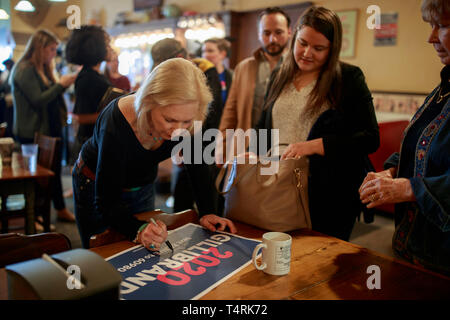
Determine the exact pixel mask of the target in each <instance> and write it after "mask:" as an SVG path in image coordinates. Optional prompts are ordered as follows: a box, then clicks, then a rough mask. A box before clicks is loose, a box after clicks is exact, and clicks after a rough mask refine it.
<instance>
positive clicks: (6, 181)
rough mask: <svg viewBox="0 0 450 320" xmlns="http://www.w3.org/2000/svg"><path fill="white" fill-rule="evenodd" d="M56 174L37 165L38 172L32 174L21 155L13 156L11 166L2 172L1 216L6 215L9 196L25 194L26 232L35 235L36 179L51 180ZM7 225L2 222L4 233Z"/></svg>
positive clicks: (0, 175)
mask: <svg viewBox="0 0 450 320" xmlns="http://www.w3.org/2000/svg"><path fill="white" fill-rule="evenodd" d="M54 175H55V174H54V173H53V171H51V170H48V169H46V168H44V167H41V166H40V165H37V169H36V172H30V171H29V170H28V169H27V168H25V167H24V165H23V161H22V158H21V157H20V155H18V156H13V158H12V163H11V166H9V167H6V166H2V170H0V196H1V199H2V208H1V213H0V215H4V214H6V212H7V210H6V199H7V198H8V196H9V195H14V194H23V195H24V197H25V216H26V219H25V224H26V225H25V232H26V234H33V233H35V226H34V203H35V202H34V200H35V199H34V198H35V182H36V179H40V178H50V177H52V176H54ZM4 227H5V224H4V223H3V222H2V229H3V230H2V232H7V230H5V228H4Z"/></svg>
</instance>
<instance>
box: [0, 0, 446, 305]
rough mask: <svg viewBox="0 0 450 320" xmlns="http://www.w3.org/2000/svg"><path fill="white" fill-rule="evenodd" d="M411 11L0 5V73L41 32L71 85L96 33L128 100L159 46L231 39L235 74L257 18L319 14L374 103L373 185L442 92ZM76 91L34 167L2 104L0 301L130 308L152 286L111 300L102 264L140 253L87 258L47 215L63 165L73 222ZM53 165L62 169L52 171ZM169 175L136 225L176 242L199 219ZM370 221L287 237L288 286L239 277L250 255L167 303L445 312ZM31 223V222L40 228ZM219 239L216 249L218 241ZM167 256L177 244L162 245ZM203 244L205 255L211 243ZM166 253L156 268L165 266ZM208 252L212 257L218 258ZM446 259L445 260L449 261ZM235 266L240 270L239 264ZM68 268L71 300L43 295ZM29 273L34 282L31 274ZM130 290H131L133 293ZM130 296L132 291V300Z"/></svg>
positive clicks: (101, 243)
mask: <svg viewBox="0 0 450 320" xmlns="http://www.w3.org/2000/svg"><path fill="white" fill-rule="evenodd" d="M421 2H422V0H377V1H371V0H317V1H298V0H245V1H241V0H210V1H198V0H30V1H19V0H11V1H10V0H0V62H3V61H7V60H12V61H13V62H17V61H18V60H19V59H20V58H21V56H22V55H23V54H24V52H25V50H26V46H27V42H28V40H29V39H30V37H31V36H32V35H33V34H34V33H35V32H36V31H37V30H39V29H46V30H49V31H50V32H52V33H53V34H54V35H55V36H56V37H57V38H58V39H59V41H60V42H59V44H58V48H57V54H56V57H55V72H57V73H59V75H60V76H61V75H63V74H69V73H72V72H76V70H78V69H77V66H76V65H74V64H70V63H68V62H67V60H66V59H65V56H64V50H65V45H66V44H67V41H68V39H69V37H70V35H71V33H72V32H73V30H74V29H76V28H77V27H79V26H80V25H97V26H101V27H102V28H103V29H104V30H105V31H106V32H107V34H108V35H109V37H110V46H111V48H112V49H113V50H114V51H115V53H116V54H117V59H118V73H120V75H122V76H125V77H126V78H127V79H128V82H129V90H128V91H134V90H137V89H139V87H140V86H141V85H142V83H143V82H144V80H145V78H146V76H147V75H148V74H149V73H150V72H151V71H152V67H153V64H154V61H153V59H152V55H151V50H152V47H153V46H154V45H155V43H157V42H158V41H160V40H162V39H166V38H169V39H176V40H178V41H179V42H180V43H181V45H182V47H183V48H184V49H185V50H186V52H187V53H188V55H189V56H190V57H192V58H194V57H202V46H203V45H204V42H205V40H207V39H210V38H220V39H227V40H228V43H229V44H230V48H229V50H228V54H227V57H226V58H225V60H224V61H223V65H224V66H225V67H226V68H227V69H229V70H234V69H235V68H236V66H237V65H238V64H239V63H240V62H241V61H243V60H244V59H246V58H247V57H250V56H252V54H253V52H254V51H255V50H256V49H258V48H259V47H260V46H261V42H260V40H259V38H258V21H259V20H258V19H259V14H260V13H261V11H262V10H264V9H265V8H268V7H280V8H281V9H282V10H284V12H286V14H287V15H289V17H290V18H291V21H292V24H291V28H293V27H294V26H295V23H296V22H297V20H298V19H299V17H301V15H302V14H303V13H304V12H305V11H306V10H307V9H308V8H309V7H311V6H312V5H315V6H322V7H325V8H328V9H330V10H332V11H334V12H336V13H337V14H338V16H339V18H340V19H341V22H342V27H343V37H342V49H341V52H340V57H339V59H340V60H341V61H342V62H345V63H348V64H351V65H355V66H358V67H359V68H360V69H361V70H362V72H363V74H364V76H365V81H366V83H367V87H368V88H369V90H370V93H371V95H372V98H373V106H374V111H375V116H376V120H377V122H378V127H379V135H380V146H379V148H378V149H377V150H376V151H375V152H373V153H371V154H370V155H369V159H370V160H371V163H372V165H373V167H374V169H375V171H376V172H379V171H382V170H384V169H383V164H384V162H385V161H386V160H387V159H388V157H389V156H390V155H391V154H393V153H394V152H399V150H400V145H401V142H402V137H403V132H404V130H405V129H406V128H407V127H408V125H409V123H410V121H411V119H412V117H413V116H414V114H415V113H416V112H417V111H418V110H419V108H420V106H422V105H423V103H424V101H425V99H426V97H427V96H428V95H429V94H430V92H432V91H433V89H434V88H436V87H437V86H438V85H439V83H440V81H441V78H440V73H441V70H442V68H443V64H442V63H441V61H440V60H439V59H438V58H437V57H436V52H435V50H434V48H433V46H432V45H430V44H429V43H428V42H427V39H428V37H429V35H430V32H431V28H430V26H429V24H428V23H426V22H424V21H423V19H422V15H421ZM377 14H378V15H377ZM379 17H381V18H380V19H379V21H378V20H377V18H379ZM105 69H106V62H103V63H102V64H101V67H100V70H101V71H100V72H103V70H105ZM0 70H1V71H2V76H1V82H2V88H3V83H4V82H5V81H6V79H7V77H6V75H8V73H10V70H9V69H8V68H7V66H6V65H5V64H2V65H0ZM74 90H75V89H74V86H73V85H71V86H70V87H68V88H67V90H65V91H64V93H63V98H64V101H65V104H66V106H67V120H66V122H67V123H66V125H65V126H64V127H63V129H62V130H63V137H62V139H58V140H57V141H55V140H54V139H53V140H52V139H47V138H49V137H47V136H43V135H39V134H36V135H35V138H34V141H33V142H34V144H37V145H38V147H37V148H38V152H36V151H35V154H34V158H33V156H32V157H31V159H30V158H29V157H28V156H27V155H26V154H25V151H24V148H23V147H24V144H22V148H21V146H20V144H19V142H18V141H16V140H14V134H13V132H12V127H13V117H14V111H13V109H14V106H13V102H12V98H11V93H8V92H5V93H3V92H2V93H1V94H2V96H1V98H2V100H3V101H2V106H1V107H2V110H1V112H2V114H1V117H2V118H1V119H0V122H1V128H0V130H1V131H0V135H1V136H0V139H1V140H3V141H2V142H1V143H0V147H1V148H3V150H4V149H5V148H6V149H8V146H10V149H9V150H10V152H12V153H10V159H9V161H10V162H9V163H7V162H5V160H6V156H5V153H4V151H2V168H1V172H2V176H1V177H0V191H1V212H0V225H1V234H0V283H1V288H0V291H1V292H0V299H2V300H7V299H19V300H21V299H88V298H90V297H95V296H97V297H99V298H104V299H110V298H112V299H118V298H122V299H131V298H132V297H134V296H132V295H131V294H130V295H127V294H126V293H127V292H129V291H133V290H135V289H136V288H137V287H139V288H144V286H143V284H144V283H145V284H147V283H148V285H147V286H146V287H149V286H150V284H153V282H152V283H150V280H148V279H147V280H145V279H144V278H145V277H144V275H143V274H142V273H141V274H140V276H138V275H136V273H135V275H134V276H136V277H140V278H139V279H140V280H139V279H137V278H135V280H134V282H133V281H131V282H129V283H130V284H129V287H128V289H127V290H125V289H124V287H123V283H122V287H121V289H120V290H119V289H118V288H120V282H121V281H123V280H125V274H124V273H123V274H121V273H122V272H117V270H116V269H117V267H116V265H114V268H111V264H110V262H111V263H112V261H113V260H114V259H112V260H111V256H113V257H115V256H116V255H118V254H119V253H123V252H125V253H129V252H131V251H130V250H129V249H130V248H132V247H134V246H136V244H134V243H133V242H131V241H129V240H127V239H125V237H124V236H123V235H121V234H119V233H115V232H114V230H107V233H108V232H109V231H111V232H110V233H108V234H106V235H105V234H104V233H102V234H100V235H98V236H94V237H91V240H90V244H91V246H90V249H89V250H87V249H83V245H82V241H81V239H80V233H79V230H78V227H77V223H75V221H74V219H73V218H72V217H73V216H70V217H63V218H61V217H60V216H59V214H57V212H56V210H55V208H54V206H53V204H52V202H51V197H52V195H51V193H50V185H51V183H52V182H51V181H52V179H53V177H54V172H52V171H54V168H55V162H61V168H60V170H61V181H62V190H63V192H64V202H65V206H66V208H67V210H68V212H69V214H72V213H74V212H75V208H74V206H75V203H74V198H73V190H72V188H73V186H72V170H73V166H74V165H76V164H75V163H76V161H77V157H78V154H74V153H75V152H74V150H76V146H75V145H76V139H77V130H78V125H79V124H78V123H77V119H78V118H77V117H76V115H74V106H75V92H74ZM8 94H9V96H8ZM8 143H10V144H8ZM58 150H59V152H58ZM78 150H79V149H78ZM30 152H31V151H30ZM36 154H39V156H36ZM58 154H61V156H60V157H58ZM32 161H36V163H35V165H37V167H35V168H34V169H33V170H32V169H30V165H31V164H30V163H31V162H32ZM27 165H28V166H27ZM8 167H9V168H8ZM173 170H174V167H173V165H172V161H171V159H170V158H169V159H167V160H165V161H163V162H160V163H159V167H158V172H157V177H156V181H155V190H156V191H155V208H157V209H158V210H156V211H152V212H146V213H144V214H143V220H145V221H150V220H149V219H150V218H154V219H155V220H160V221H163V222H164V223H165V224H166V225H167V229H169V230H175V229H176V230H179V229H177V228H179V227H182V226H184V225H185V224H186V223H188V222H191V223H194V224H198V221H199V217H198V213H197V209H198V208H197V207H196V206H195V205H194V206H193V207H192V208H191V209H189V210H184V211H183V212H175V211H174V197H173V194H172V191H173V187H172V188H171V182H172V183H173V178H174V175H173ZM371 213H373V219H367V218H366V217H365V215H364V214H363V212H361V214H360V216H359V217H358V218H357V220H356V222H355V225H354V227H353V230H352V232H351V235H350V238H349V239H348V241H343V240H341V239H337V238H333V237H331V236H328V235H325V234H322V233H319V232H316V231H314V224H313V226H312V230H303V231H298V230H293V231H289V232H288V231H287V233H288V234H290V236H291V237H292V247H291V249H290V250H291V253H290V271H289V273H288V274H286V275H281V276H280V275H273V274H267V273H265V271H259V270H257V269H256V268H255V266H257V264H255V266H254V265H253V264H251V263H250V264H249V263H247V262H248V261H251V260H252V251H253V249H251V250H250V251H249V252H248V253H247V254H248V255H249V257H248V259H247V260H246V261H245V264H242V265H240V268H238V269H236V270H234V271H233V272H231V273H230V274H229V275H226V276H224V275H221V276H220V278H223V279H222V280H221V281H219V282H216V283H214V284H211V285H210V287H209V288H205V289H201V290H200V291H202V292H201V294H198V293H197V292H194V289H195V288H194V289H192V297H182V298H175V299H192V298H195V299H206V300H238V299H239V300H241V299H243V300H282V299H289V300H309V299H313V300H330V299H331V300H335V299H336V300H360V299H363V300H365V299H368V300H379V299H380V300H390V299H392V300H398V299H413V300H416V299H449V298H450V278H448V274H447V275H443V274H442V273H440V272H436V271H433V270H428V269H427V268H425V267H423V266H421V265H420V264H414V263H411V262H408V261H406V260H404V259H401V258H399V257H398V256H397V255H396V254H395V252H394V250H393V235H394V232H395V229H396V225H395V221H394V205H393V204H384V205H380V206H378V207H376V208H374V209H373V210H371ZM38 216H39V218H38ZM37 219H41V220H39V221H36V220H37ZM236 227H237V229H238V233H237V234H238V235H240V236H242V237H245V238H248V239H256V240H258V241H261V240H262V241H263V242H264V241H266V240H264V239H265V238H264V237H265V236H263V234H265V232H267V231H268V230H262V229H260V228H256V227H252V226H249V225H248V224H245V223H241V222H237V223H236ZM227 231H228V230H227ZM269 231H279V230H269ZM282 231H283V230H282ZM171 232H172V233H171ZM171 232H169V236H168V239H170V238H171V236H172V235H175V232H174V231H171ZM447 233H448V231H447ZM172 237H173V238H175V237H174V236H172ZM210 239H214V238H213V237H211V238H210ZM217 239H219V238H217ZM217 239H216V244H215V245H216V246H217V245H218V243H219V242H220V241H221V240H217ZM171 242H172V243H174V241H173V240H172V239H171ZM207 243H209V246H213V243H214V241H213V240H211V241H210V242H207ZM152 245H153V244H152ZM221 245H224V244H221ZM162 246H163V245H162ZM162 246H161V255H162V256H161V258H160V259H162V258H163V254H162V253H163V252H164V251H163V250H162V248H163V247H162ZM252 248H253V247H252ZM266 248H267V246H266ZM218 249H219V251H220V246H219V247H218ZM230 250H231V249H230ZM267 250H268V249H267ZM176 251H177V250H176V246H175V252H176ZM191 251H192V250H191ZM231 251H232V250H231ZM231 251H229V252H231ZM133 252H134V251H133ZM264 252H265V251H263V254H262V258H261V259H265V258H264V255H265V254H266V255H268V254H267V253H264ZM94 253H95V254H94ZM447 253H448V254H449V255H450V252H447ZM235 257H236V260H237V253H236V254H235ZM191 258H192V257H191ZM123 259H129V260H130V261H127V262H126V263H130V262H133V263H135V262H136V261H137V260H135V261H133V260H134V259H137V258H132V257H131V255H130V257H124V258H123ZM142 259H143V260H142V261H144V260H145V259H144V258H142ZM211 259H212V258H211ZM215 259H216V260H220V259H223V258H220V259H219V258H218V257H216V258H215ZM195 260H196V259H194V260H191V262H190V263H191V264H192V261H195ZM171 261H174V260H171ZM221 261H222V262H223V261H225V259H224V260H221ZM30 263H31V264H30ZM121 263H125V262H121ZM265 263H266V262H265ZM55 264H56V265H55ZM199 264H200V262H199ZM267 264H269V262H267ZM69 265H80V266H81V280H80V279H79V278H77V279H78V280H77V279H75V280H76V281H75V282H73V284H74V285H75V287H76V289H75V290H65V289H66V288H59V287H58V285H57V284H51V283H52V282H53V283H56V282H57V281H58V280H57V279H59V278H58V277H59V276H58V277H56V276H54V274H55V273H58V272H59V273H61V275H60V276H61V277H62V279H66V278H64V277H69V279H70V277H71V276H72V275H73V274H76V272H75V273H71V272H70V271H67V270H69V269H67V268H68V267H69ZM136 265H137V264H136ZM200 265H201V264H200ZM133 266H134V264H133ZM185 267H186V266H185ZM136 268H137V267H136ZM31 269H33V270H35V271H33V272H32V271H31ZM57 269H58V270H57ZM122 269H123V268H122ZM203 269H205V268H203ZM207 269H208V268H207ZM36 270H40V271H37V272H36ZM55 270H56V271H55ZM119 270H121V269H120V268H119ZM177 270H178V269H177ZM185 270H186V269H185ZM198 270H200V269H197V271H198ZM171 272H175V271H169V272H168V273H167V274H166V275H164V276H162V275H159V276H158V280H156V282H157V281H159V280H161V278H159V277H166V276H167V275H168V274H169V273H171ZM186 272H187V271H186ZM206 272H209V269H208V270H207V271H206ZM199 273H200V272H199ZM192 274H194V272H192V273H191V275H190V277H191V278H192V281H191V282H192V284H193V283H194V280H195V279H194V278H195V277H196V276H194V275H192ZM378 275H380V276H381V286H380V281H378V280H380V279H379V278H377V277H376V276H378ZM46 277H47V278H48V279H49V280H48V282H47V283H46V284H44V283H42V282H41V283H39V281H37V280H36V278H41V279H42V278H46ZM155 277H156V276H155ZM176 277H177V276H176V275H174V274H172V277H171V278H169V276H167V277H166V279H169V280H167V281H168V282H170V281H172V282H175V281H177V278H176ZM199 277H200V276H199ZM127 279H129V278H127ZM136 279H137V280H136ZM153 279H155V278H153ZM374 279H375V280H374ZM61 281H62V280H61ZM77 281H80V282H81V284H80V285H81V289H79V286H78V287H77V285H78V284H79V283H78V282H77ZM146 281H147V282H146ZM160 282H162V281H160ZM205 282H207V281H205ZM67 283H69V282H67ZM63 287H65V284H64V286H63ZM134 287H136V288H135V289H132V288H134ZM55 288H58V289H55ZM83 290H84V292H83ZM149 290H150V289H149ZM161 290H162V289H161ZM138 291H139V290H137V289H136V291H135V292H138ZM137 297H138V298H136V299H141V300H142V299H150V298H148V297H147V298H146V296H145V295H143V293H141V296H137ZM149 297H150V296H149ZM172 298H173V297H172V296H171V295H167V296H166V295H165V294H161V295H159V298H157V299H162V300H165V299H172Z"/></svg>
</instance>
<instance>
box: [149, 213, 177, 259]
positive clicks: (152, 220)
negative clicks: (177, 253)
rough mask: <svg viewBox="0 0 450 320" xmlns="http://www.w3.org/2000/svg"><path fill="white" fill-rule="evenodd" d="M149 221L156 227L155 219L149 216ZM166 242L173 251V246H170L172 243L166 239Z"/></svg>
mask: <svg viewBox="0 0 450 320" xmlns="http://www.w3.org/2000/svg"><path fill="white" fill-rule="evenodd" d="M150 221H151V222H153V224H154V225H155V226H157V227H158V225H157V224H156V221H155V219H153V218H150ZM166 244H167V246H168V247H169V249H170V250H172V252H173V247H172V244H171V243H170V242H169V240H166Z"/></svg>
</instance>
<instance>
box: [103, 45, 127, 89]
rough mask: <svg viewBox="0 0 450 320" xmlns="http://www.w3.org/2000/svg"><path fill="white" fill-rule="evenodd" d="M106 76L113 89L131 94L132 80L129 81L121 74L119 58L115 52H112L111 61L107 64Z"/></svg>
mask: <svg viewBox="0 0 450 320" xmlns="http://www.w3.org/2000/svg"><path fill="white" fill-rule="evenodd" d="M105 76H106V78H108V80H109V82H110V83H111V84H112V86H113V87H116V88H119V89H122V90H124V91H127V92H130V90H131V86H130V80H128V78H127V77H126V76H124V75H121V74H120V73H119V57H118V56H117V53H116V52H115V51H113V50H111V57H110V59H109V60H108V61H107V62H106V66H105Z"/></svg>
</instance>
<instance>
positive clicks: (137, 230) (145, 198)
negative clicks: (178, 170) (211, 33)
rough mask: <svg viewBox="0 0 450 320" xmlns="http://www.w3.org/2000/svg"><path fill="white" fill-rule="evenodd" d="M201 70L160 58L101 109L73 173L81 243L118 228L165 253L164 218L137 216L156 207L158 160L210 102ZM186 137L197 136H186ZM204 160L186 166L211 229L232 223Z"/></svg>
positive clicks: (205, 222) (166, 155)
mask: <svg viewBox="0 0 450 320" xmlns="http://www.w3.org/2000/svg"><path fill="white" fill-rule="evenodd" d="M211 98H212V97H211V93H210V92H209V89H208V87H207V84H206V79H205V76H204V74H203V72H201V70H200V69H199V68H197V67H196V66H195V65H194V64H192V63H191V62H190V61H188V60H185V59H180V58H174V59H169V60H168V61H165V62H162V63H161V64H159V65H158V66H157V67H156V68H154V69H153V71H152V72H151V73H150V74H149V75H148V76H147V78H146V80H145V81H144V83H143V84H142V86H141V87H140V88H139V90H138V91H137V92H136V93H133V94H130V95H126V96H123V97H120V98H117V99H115V100H113V101H112V102H111V103H110V104H109V105H108V106H107V107H106V108H105V109H104V111H103V112H102V113H101V114H100V116H99V118H98V121H97V122H96V125H95V129H94V134H93V136H92V137H91V138H90V139H89V140H88V141H87V142H86V143H85V144H84V145H83V147H82V149H81V152H80V156H79V158H78V161H77V163H76V166H75V167H74V170H73V190H74V199H75V214H76V218H77V225H78V230H79V232H80V236H81V240H82V243H83V247H85V248H88V247H89V239H90V237H91V236H92V235H94V234H98V233H101V232H103V231H105V230H106V229H107V228H113V229H115V230H116V231H118V232H120V233H122V234H123V235H125V236H126V237H127V238H128V239H129V240H131V241H135V242H136V243H141V244H143V245H144V246H145V247H146V248H148V249H150V250H159V249H160V246H161V244H162V243H163V242H164V241H165V239H166V238H167V228H166V226H165V225H164V223H163V222H161V221H157V224H158V225H157V226H155V225H154V224H152V223H150V224H148V223H143V222H142V221H139V220H137V219H136V218H135V217H133V214H135V213H139V212H145V211H150V210H154V207H155V203H154V193H153V184H154V181H155V178H156V175H157V170H158V164H159V163H160V162H161V161H164V160H165V159H168V158H170V157H171V153H172V149H173V148H174V147H175V146H176V145H177V144H178V141H171V138H172V136H173V134H174V131H175V130H176V129H187V130H189V131H190V132H191V134H192V131H193V130H192V129H193V122H194V121H201V120H203V118H204V115H205V111H206V107H207V105H208V103H209V102H210V101H211ZM187 138H192V136H191V137H187ZM202 166H204V164H190V165H186V167H187V168H188V172H189V174H190V177H191V181H192V184H193V186H194V190H195V191H196V192H195V195H196V197H197V204H198V209H199V213H200V216H201V219H200V224H201V225H202V226H205V227H206V228H208V229H209V230H211V231H215V230H216V225H217V224H220V227H218V229H219V230H224V229H225V228H226V227H228V228H230V231H231V232H233V233H234V232H236V228H235V227H234V224H233V223H232V222H231V221H230V220H228V219H224V218H220V217H218V216H217V215H214V214H212V213H213V212H214V211H213V204H212V199H211V196H210V193H209V192H208V189H205V188H204V185H205V184H204V181H203V180H204V176H203V175H202V174H201V172H203V171H198V170H199V169H200V168H201V167H202Z"/></svg>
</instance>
